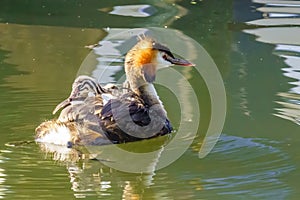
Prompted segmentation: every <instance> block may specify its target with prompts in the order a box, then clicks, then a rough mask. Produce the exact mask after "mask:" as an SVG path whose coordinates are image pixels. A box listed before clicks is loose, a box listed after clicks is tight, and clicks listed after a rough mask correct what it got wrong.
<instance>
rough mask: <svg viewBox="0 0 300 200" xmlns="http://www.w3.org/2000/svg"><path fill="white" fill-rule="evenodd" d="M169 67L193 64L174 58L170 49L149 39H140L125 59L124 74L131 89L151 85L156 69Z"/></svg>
mask: <svg viewBox="0 0 300 200" xmlns="http://www.w3.org/2000/svg"><path fill="white" fill-rule="evenodd" d="M171 65H181V66H194V64H193V63H191V62H189V61H187V60H185V59H181V58H176V57H175V56H174V55H173V54H172V53H171V51H170V49H169V48H168V47H166V46H164V45H162V44H160V43H158V42H156V41H155V40H153V39H151V38H147V37H145V38H142V39H140V41H139V42H138V43H137V44H136V45H135V46H134V47H133V48H132V49H131V50H130V51H129V52H128V53H127V55H126V57H125V72H126V76H127V79H128V81H129V84H130V85H131V87H133V89H134V88H135V84H137V86H141V85H143V84H147V83H152V82H153V81H154V80H155V75H156V70H157V68H162V67H167V66H171Z"/></svg>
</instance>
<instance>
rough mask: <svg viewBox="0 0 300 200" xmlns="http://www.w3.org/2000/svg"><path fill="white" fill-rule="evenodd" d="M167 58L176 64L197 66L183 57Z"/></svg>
mask: <svg viewBox="0 0 300 200" xmlns="http://www.w3.org/2000/svg"><path fill="white" fill-rule="evenodd" d="M167 60H168V61H169V62H170V63H172V64H174V65H180V66H187V67H192V66H196V65H195V64H194V63H191V62H190V61H187V60H185V59H181V58H172V57H168V58H167Z"/></svg>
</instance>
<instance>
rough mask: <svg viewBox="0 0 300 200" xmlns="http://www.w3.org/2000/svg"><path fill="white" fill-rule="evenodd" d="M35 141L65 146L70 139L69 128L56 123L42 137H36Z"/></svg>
mask: <svg viewBox="0 0 300 200" xmlns="http://www.w3.org/2000/svg"><path fill="white" fill-rule="evenodd" d="M36 141H37V142H41V143H51V144H56V145H64V146H67V145H68V142H70V141H71V133H70V130H69V129H68V128H67V127H66V126H64V125H56V126H55V128H52V129H50V131H49V133H48V134H45V135H44V136H43V137H40V138H37V139H36Z"/></svg>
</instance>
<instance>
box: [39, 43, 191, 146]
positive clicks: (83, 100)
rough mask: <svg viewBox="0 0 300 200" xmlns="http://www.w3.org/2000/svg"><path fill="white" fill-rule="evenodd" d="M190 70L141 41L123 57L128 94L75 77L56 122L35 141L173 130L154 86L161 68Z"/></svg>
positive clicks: (130, 137)
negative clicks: (158, 70)
mask: <svg viewBox="0 0 300 200" xmlns="http://www.w3.org/2000/svg"><path fill="white" fill-rule="evenodd" d="M170 65H182V66H194V64H192V63H190V62H189V61H187V60H184V59H180V58H175V57H174V55H173V54H172V53H171V52H170V50H169V49H168V48H167V47H166V46H163V45H161V44H159V43H157V42H156V41H154V40H153V39H151V38H148V37H145V38H140V41H139V42H138V43H137V44H136V45H135V46H134V47H133V48H132V49H131V50H130V51H129V52H128V53H127V55H126V57H125V73H126V77H127V80H126V85H127V88H128V89H127V90H124V89H123V90H121V91H122V92H120V90H119V89H118V88H116V86H114V85H113V86H112V85H108V86H104V87H102V86H100V85H99V84H98V83H97V81H96V80H95V79H93V78H91V77H88V76H79V77H77V78H76V80H75V81H74V83H73V85H72V92H71V94H70V96H69V98H67V99H66V100H64V101H63V102H61V103H60V104H58V105H57V107H56V108H55V109H54V111H53V114H55V113H56V112H57V111H58V110H61V109H62V110H61V113H60V116H59V118H58V119H54V120H51V121H46V122H43V123H42V124H41V125H39V126H38V127H37V128H36V130H35V131H36V141H37V142H42V143H53V144H59V145H67V146H68V147H71V146H72V145H102V144H109V143H125V142H131V141H137V140H142V139H149V138H153V137H156V136H161V135H165V134H168V133H170V132H171V131H172V126H171V124H170V122H169V120H168V118H167V113H166V111H165V109H164V106H163V104H162V102H161V101H160V99H159V97H158V95H157V93H156V90H155V88H154V85H153V82H154V80H155V75H156V70H157V68H158V67H161V66H170Z"/></svg>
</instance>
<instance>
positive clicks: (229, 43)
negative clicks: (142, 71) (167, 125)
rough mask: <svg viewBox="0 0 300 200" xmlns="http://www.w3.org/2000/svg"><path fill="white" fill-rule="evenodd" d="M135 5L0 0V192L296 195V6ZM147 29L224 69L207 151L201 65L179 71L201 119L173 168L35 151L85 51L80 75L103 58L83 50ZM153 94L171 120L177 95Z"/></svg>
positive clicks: (22, 195)
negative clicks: (175, 35) (131, 166)
mask: <svg viewBox="0 0 300 200" xmlns="http://www.w3.org/2000/svg"><path fill="white" fill-rule="evenodd" d="M141 4H143V5H142V6H138V7H137V6H134V7H129V8H128V7H117V6H121V5H124V3H123V2H122V1H111V2H104V1H103V2H102V1H94V0H91V1H53V0H52V1H17V0H10V1H6V0H2V1H1V2H0V70H1V73H0V98H1V103H0V111H1V115H0V127H1V128H0V134H1V138H0V197H1V198H5V199H54V198H61V199H74V198H85V199H221V198H222V199H298V196H299V183H298V182H299V166H300V159H299V154H298V151H299V150H298V146H299V143H300V139H299V137H298V132H299V121H300V112H299V109H300V108H299V99H300V91H299V80H300V78H299V77H300V76H299V45H300V41H299V37H298V36H299V30H300V29H299V19H300V18H299V14H300V12H299V8H300V3H299V1H287V2H285V1H275V0H273V1H266V0H256V1H254V0H253V2H252V1H246V0H245V1H238V0H236V1H234V0H226V1H217V0H212V1H182V2H180V1H178V2H177V1H174V2H170V1H143V2H140V1H139V2H137V1H128V2H126V5H141ZM139 9H140V10H139ZM150 26H156V27H161V28H163V27H168V28H172V29H175V30H179V31H181V32H182V33H183V34H185V35H187V36H188V37H190V38H193V39H194V40H196V41H197V42H198V43H200V44H201V45H202V46H203V47H204V48H205V49H206V51H207V52H208V53H209V54H210V55H211V57H212V58H213V60H214V61H215V63H216V64H217V66H218V68H219V71H220V72H221V74H222V77H223V80H224V84H225V88H226V94H227V117H226V121H225V125H224V129H223V131H222V135H221V137H220V138H219V141H218V143H217V144H216V146H215V147H214V149H213V150H212V152H210V154H209V155H208V156H206V157H205V158H203V159H199V158H198V150H199V148H200V144H201V140H200V139H199V138H203V137H204V135H203V134H204V133H205V131H206V130H207V127H208V124H209V120H210V118H209V117H210V99H209V94H208V92H207V87H206V85H205V82H204V80H203V79H202V78H201V77H199V76H197V75H196V71H193V70H187V69H184V70H183V69H179V68H178V69H177V70H178V71H180V72H182V73H183V74H184V76H185V77H187V78H188V79H189V81H190V83H191V84H192V85H193V86H194V88H195V91H196V93H197V96H198V97H200V101H199V106H200V108H201V121H200V124H199V125H200V129H199V131H198V134H199V136H198V137H197V138H196V139H195V141H194V142H193V144H192V145H191V147H190V148H189V149H188V150H187V151H186V152H185V153H184V154H183V155H182V156H181V157H180V158H179V159H178V160H176V161H175V162H174V163H172V164H171V165H170V166H168V167H166V168H163V169H161V170H159V171H155V172H151V173H147V174H141V173H139V174H132V173H125V172H120V171H117V170H115V169H113V168H109V167H107V166H105V165H104V164H103V162H99V161H97V160H95V159H88V158H85V159H81V160H79V161H78V160H77V159H78V157H77V156H78V155H77V154H76V151H73V150H70V149H68V150H67V151H70V152H68V153H66V152H64V153H63V154H52V153H45V152H44V151H42V149H43V148H42V147H40V146H39V145H37V144H36V143H35V142H33V136H34V129H35V127H36V126H37V125H38V124H39V123H41V122H42V121H44V120H47V119H50V118H52V115H51V112H52V110H53V108H54V107H55V106H56V104H57V103H59V102H60V101H61V100H63V99H64V98H65V97H67V96H68V94H69V90H70V86H71V83H72V81H73V80H74V78H75V77H76V75H77V73H78V71H79V68H80V65H81V64H82V62H83V61H84V59H85V58H86V57H87V55H90V56H94V57H90V59H89V60H91V61H93V60H94V61H93V62H92V63H90V66H91V69H86V70H88V71H89V72H91V71H92V70H93V69H94V68H93V67H95V66H96V65H97V63H98V61H97V59H98V57H99V55H98V54H96V53H95V54H91V50H90V49H87V48H84V46H86V45H91V44H96V43H98V42H99V41H101V40H102V39H103V38H105V37H107V36H108V35H109V34H110V33H111V32H112V31H116V30H117V29H120V28H122V29H130V28H139V27H141V28H144V27H150ZM170 39H171V38H170ZM117 76H120V74H117ZM179 85H180V84H179ZM159 93H160V96H161V98H162V100H163V101H164V102H165V104H166V108H167V110H168V113H169V115H170V118H171V120H172V122H173V124H174V126H175V128H176V127H178V126H179V122H178V121H179V116H178V115H179V114H178V112H177V110H178V109H177V107H176V106H177V102H176V101H174V100H173V96H172V94H170V93H168V91H167V90H165V89H164V88H159ZM174 106H175V108H174ZM185 114H189V113H185ZM161 142H162V141H161V140H160V139H157V140H154V141H146V142H141V143H140V144H138V145H140V147H147V148H146V149H148V147H149V148H151V147H152V145H157V144H159V143H161ZM124 148H126V147H124ZM64 156H65V157H64ZM68 156H69V157H68ZM61 160H65V161H61ZM74 160H75V161H74ZM76 160H77V161H76ZM149 165H150V164H149Z"/></svg>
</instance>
